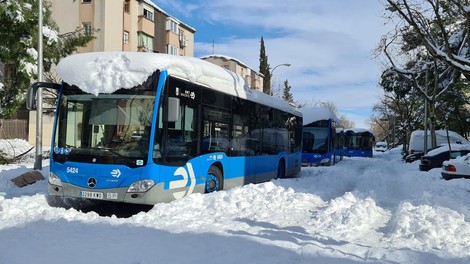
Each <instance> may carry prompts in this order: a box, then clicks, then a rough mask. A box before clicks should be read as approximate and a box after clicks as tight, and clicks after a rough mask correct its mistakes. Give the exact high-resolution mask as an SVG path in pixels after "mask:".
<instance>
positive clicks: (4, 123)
mask: <svg viewBox="0 0 470 264" xmlns="http://www.w3.org/2000/svg"><path fill="white" fill-rule="evenodd" d="M13 138H20V139H24V140H28V120H26V119H0V139H13Z"/></svg>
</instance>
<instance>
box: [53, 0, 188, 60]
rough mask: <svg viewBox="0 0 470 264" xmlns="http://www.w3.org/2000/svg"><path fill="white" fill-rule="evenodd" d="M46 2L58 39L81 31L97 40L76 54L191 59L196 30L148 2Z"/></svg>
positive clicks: (57, 0)
mask: <svg viewBox="0 0 470 264" xmlns="http://www.w3.org/2000/svg"><path fill="white" fill-rule="evenodd" d="M48 1H50V2H51V4H52V18H53V19H54V21H56V23H57V25H58V26H59V31H60V32H59V33H60V34H61V35H63V34H67V33H70V32H75V31H76V30H77V29H80V30H83V32H84V33H85V34H94V36H96V39H95V40H93V41H92V42H90V43H89V44H88V45H87V46H86V47H84V48H80V49H79V51H78V52H92V51H145V52H158V53H168V54H174V55H182V56H194V33H195V32H196V30H195V29H194V28H192V27H191V26H189V25H187V24H185V23H183V22H181V21H180V20H178V19H177V18H175V17H172V16H171V15H169V14H168V13H166V12H165V11H163V10H162V9H161V8H159V7H158V6H157V5H155V4H154V3H153V2H151V1H150V0H121V1H116V0H69V1H64V0H48ZM64 10H67V12H64Z"/></svg>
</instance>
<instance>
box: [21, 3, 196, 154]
mask: <svg viewBox="0 0 470 264" xmlns="http://www.w3.org/2000/svg"><path fill="white" fill-rule="evenodd" d="M46 1H48V2H49V3H50V4H51V11H52V18H53V19H54V21H55V22H56V23H57V25H58V26H59V34H60V35H64V34H65V35H66V34H72V33H73V32H75V31H76V30H77V29H80V30H82V31H83V33H84V34H94V36H95V37H96V39H94V40H93V41H91V42H90V43H88V45H87V46H86V47H82V48H79V49H78V52H79V53H83V52H95V51H141V52H158V53H168V54H173V55H180V56H191V57H192V56H194V33H195V32H196V30H195V29H194V28H192V27H191V26H189V25H187V24H185V23H183V22H181V21H180V20H178V19H177V18H175V17H173V16H171V15H169V14H168V13H167V12H165V11H163V10H162V9H161V8H159V7H158V6H157V5H155V4H154V3H153V2H151V1H150V0H46ZM52 126H53V115H52V114H45V115H43V139H42V142H43V145H44V146H49V145H50V144H51V135H52ZM35 136H36V111H30V112H29V133H28V141H29V142H30V144H33V145H34V144H35V142H36V137H35Z"/></svg>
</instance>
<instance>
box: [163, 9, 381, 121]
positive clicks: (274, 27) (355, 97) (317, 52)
mask: <svg viewBox="0 0 470 264" xmlns="http://www.w3.org/2000/svg"><path fill="white" fill-rule="evenodd" d="M155 3H157V5H160V6H162V5H167V7H170V6H173V7H177V6H179V7H182V8H181V9H173V10H171V12H170V13H172V14H173V12H176V13H177V14H176V13H175V16H177V17H179V18H181V19H182V20H183V21H186V22H187V23H188V24H189V25H191V26H194V27H196V29H197V30H198V31H197V32H196V40H197V42H196V44H195V56H202V55H207V54H211V53H212V52H213V51H214V53H218V54H226V55H229V56H231V57H235V58H237V59H239V60H241V61H242V62H244V63H246V64H247V65H249V66H250V67H252V68H253V69H255V70H258V68H259V48H260V38H261V36H263V38H264V41H265V46H266V53H267V55H268V62H269V64H270V66H271V68H273V67H275V66H276V65H279V64H282V63H290V64H292V66H291V67H279V68H277V69H276V70H275V72H274V73H273V81H274V82H276V83H278V84H279V83H281V84H282V82H283V81H284V80H285V79H288V80H289V84H290V85H291V86H292V90H291V91H292V93H293V94H294V98H295V99H296V100H300V99H302V100H309V99H310V100H311V101H331V102H333V103H335V104H336V106H337V107H338V109H339V110H340V111H341V109H347V112H348V113H345V114H346V115H347V116H354V118H356V120H353V121H354V122H355V123H356V124H363V125H365V123H366V121H367V120H368V119H369V117H370V116H371V111H372V107H373V105H374V104H376V103H377V102H378V101H379V100H378V98H379V96H380V89H379V88H378V87H377V83H378V78H379V76H380V71H381V66H380V64H379V62H377V61H375V60H374V59H373V58H372V51H373V49H374V48H375V47H376V45H377V43H378V42H379V40H380V37H381V35H383V34H385V33H386V32H387V31H388V29H387V28H386V26H384V21H385V20H384V19H383V18H382V16H381V13H382V12H383V6H382V4H381V3H380V2H379V1H371V0H335V1H331V0H314V1H304V0H292V1H280V0H258V1H253V0H237V1H234V0H218V1H210V0H203V1H195V0H189V1H188V0H185V1H183V0H171V1H169V0H167V1H163V0H155ZM162 7H164V6H162ZM179 10H181V11H182V12H179ZM180 16H181V17H180ZM191 23H196V24H197V25H192V24H191ZM198 34H199V35H200V36H203V38H198V37H197V35H198ZM213 41H214V43H213ZM354 109H357V114H356V113H355V112H353V110H354ZM364 109H369V111H364Z"/></svg>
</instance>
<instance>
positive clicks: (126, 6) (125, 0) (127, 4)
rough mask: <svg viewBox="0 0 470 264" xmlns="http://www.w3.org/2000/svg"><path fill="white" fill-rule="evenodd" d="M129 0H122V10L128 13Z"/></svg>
mask: <svg viewBox="0 0 470 264" xmlns="http://www.w3.org/2000/svg"><path fill="white" fill-rule="evenodd" d="M130 5H131V3H130V0H124V12H126V13H129V12H130Z"/></svg>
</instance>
